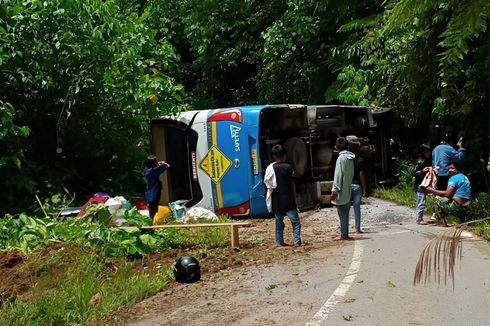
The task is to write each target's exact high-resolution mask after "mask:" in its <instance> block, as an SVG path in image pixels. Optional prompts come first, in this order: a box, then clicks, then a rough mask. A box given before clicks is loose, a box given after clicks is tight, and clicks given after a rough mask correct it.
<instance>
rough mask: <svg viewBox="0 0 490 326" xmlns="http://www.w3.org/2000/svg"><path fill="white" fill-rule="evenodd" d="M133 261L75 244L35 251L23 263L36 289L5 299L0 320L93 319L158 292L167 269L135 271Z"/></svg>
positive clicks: (56, 321)
mask: <svg viewBox="0 0 490 326" xmlns="http://www.w3.org/2000/svg"><path fill="white" fill-rule="evenodd" d="M133 265H134V263H132V262H128V261H126V260H125V259H108V258H105V257H103V256H101V255H100V254H99V253H98V252H97V251H96V249H94V248H92V247H89V246H86V245H82V244H76V243H65V244H63V245H58V246H56V248H53V249H52V250H49V251H48V252H47V253H44V252H43V251H36V252H33V253H31V254H29V255H28V256H27V258H26V260H25V262H24V263H23V266H22V267H21V268H24V269H26V270H28V271H29V274H30V276H31V286H32V291H31V292H30V293H29V295H27V296H26V297H25V298H23V297H21V298H17V300H15V301H11V302H4V303H3V305H2V307H1V312H0V325H33V326H34V325H77V324H84V325H85V324H94V323H95V322H97V321H98V320H100V319H102V318H104V317H105V316H107V315H109V314H112V313H113V312H114V311H117V310H118V309H120V308H122V307H124V306H127V305H130V304H133V303H136V302H138V301H140V300H142V299H144V298H146V297H148V296H150V295H152V294H154V293H156V292H158V291H159V290H160V289H161V288H162V286H163V285H164V284H165V282H166V281H167V279H168V278H169V273H165V272H163V273H158V274H153V275H137V274H135V273H134V269H133Z"/></svg>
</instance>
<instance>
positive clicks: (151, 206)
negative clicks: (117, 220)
mask: <svg viewBox="0 0 490 326" xmlns="http://www.w3.org/2000/svg"><path fill="white" fill-rule="evenodd" d="M169 167H170V165H168V164H167V163H166V162H163V161H160V162H159V161H158V160H157V158H156V156H154V155H149V156H148V158H147V159H146V165H145V171H144V175H145V180H146V189H145V198H146V201H147V202H148V210H149V211H150V217H151V218H153V217H154V216H155V214H156V213H157V211H158V201H159V199H160V194H161V192H162V183H161V182H160V175H161V174H162V173H163V172H165V170H166V169H167V168H169Z"/></svg>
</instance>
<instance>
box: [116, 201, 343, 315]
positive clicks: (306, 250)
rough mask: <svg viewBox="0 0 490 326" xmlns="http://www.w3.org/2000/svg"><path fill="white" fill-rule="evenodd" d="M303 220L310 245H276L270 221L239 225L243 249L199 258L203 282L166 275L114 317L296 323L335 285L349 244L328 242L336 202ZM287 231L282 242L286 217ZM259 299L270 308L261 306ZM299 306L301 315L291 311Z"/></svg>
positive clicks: (333, 227) (335, 221) (335, 224)
mask: <svg viewBox="0 0 490 326" xmlns="http://www.w3.org/2000/svg"><path fill="white" fill-rule="evenodd" d="M301 223H302V238H303V241H304V242H305V243H306V244H307V245H306V246H304V247H300V248H296V247H293V246H291V247H285V248H277V247H276V246H275V244H274V226H275V222H274V219H255V220H253V225H252V226H251V227H247V228H242V229H240V242H241V244H242V246H241V249H240V251H234V250H231V249H230V250H227V251H225V252H222V253H221V255H220V256H213V257H201V259H200V263H201V266H202V267H201V269H202V280H201V282H199V283H195V284H178V283H176V282H174V281H171V282H170V283H169V284H167V285H166V286H165V288H164V290H163V291H162V292H161V293H159V294H157V295H155V296H153V297H151V298H149V299H147V300H145V301H143V302H140V303H138V304H136V305H135V306H133V307H132V308H130V309H127V310H126V311H123V312H121V313H119V314H118V315H117V316H115V317H114V319H113V320H112V322H114V323H119V322H124V323H125V324H128V325H177V324H182V323H189V322H190V323H191V324H199V325H208V324H209V325H211V324H217V323H218V324H222V325H225V324H228V325H230V324H236V325H272V324H275V323H276V322H277V320H276V318H280V319H282V318H286V316H287V319H286V320H288V324H291V325H293V324H296V323H297V322H299V321H300V320H304V318H307V315H309V314H311V313H312V310H313V307H315V306H316V305H318V302H321V301H322V300H324V297H325V291H327V290H332V289H333V288H334V287H335V284H336V282H337V281H338V279H339V278H340V279H341V278H342V277H343V273H344V271H343V269H345V268H347V266H348V263H349V262H350V257H351V250H352V244H351V243H337V242H333V241H332V240H331V238H332V236H333V235H334V234H335V231H336V230H337V229H338V227H339V223H338V217H337V212H336V210H335V209H334V208H323V209H321V210H317V211H309V212H305V213H302V214H301ZM284 234H285V241H286V242H287V243H293V239H292V229H291V223H290V222H289V221H287V218H286V228H285V231H284ZM332 247H335V250H336V251H338V247H345V254H341V255H333V251H332ZM343 250H344V249H341V252H342V253H344V251H343ZM176 257H177V256H175V257H173V261H175V259H176ZM154 258H155V257H153V258H152V260H153V259H154ZM325 273H328V275H331V276H332V277H331V280H332V282H325ZM330 288H332V289H330ZM264 305H267V306H271V309H272V311H271V310H268V309H262V308H263V307H264ZM298 306H301V307H302V308H301V309H300V310H301V311H302V313H301V314H299V313H298V310H297V309H294V307H298ZM313 313H314V312H313ZM272 315H275V316H276V317H274V318H272V317H271V316H272ZM197 316H198V317H197ZM194 318H198V320H194ZM112 322H111V323H112ZM280 324H284V323H280Z"/></svg>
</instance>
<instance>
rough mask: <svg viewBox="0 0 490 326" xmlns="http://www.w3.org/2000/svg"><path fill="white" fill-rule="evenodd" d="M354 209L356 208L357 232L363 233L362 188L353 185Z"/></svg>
mask: <svg viewBox="0 0 490 326" xmlns="http://www.w3.org/2000/svg"><path fill="white" fill-rule="evenodd" d="M351 196H352V207H353V208H354V220H355V226H356V231H361V197H362V191H361V186H360V185H357V184H352V195H351Z"/></svg>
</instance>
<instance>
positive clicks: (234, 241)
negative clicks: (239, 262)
mask: <svg viewBox="0 0 490 326" xmlns="http://www.w3.org/2000/svg"><path fill="white" fill-rule="evenodd" d="M230 228H231V247H232V248H238V246H239V245H240V240H239V238H238V225H232V226H231V227H230Z"/></svg>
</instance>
